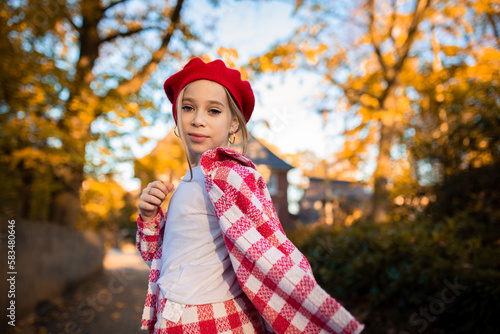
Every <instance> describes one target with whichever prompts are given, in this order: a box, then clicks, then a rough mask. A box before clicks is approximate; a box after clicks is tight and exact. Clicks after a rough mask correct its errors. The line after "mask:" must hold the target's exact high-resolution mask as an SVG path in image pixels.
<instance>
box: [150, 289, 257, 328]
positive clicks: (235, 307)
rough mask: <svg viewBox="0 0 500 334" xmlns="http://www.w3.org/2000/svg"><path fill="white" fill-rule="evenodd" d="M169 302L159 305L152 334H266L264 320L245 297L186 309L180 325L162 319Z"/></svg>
mask: <svg viewBox="0 0 500 334" xmlns="http://www.w3.org/2000/svg"><path fill="white" fill-rule="evenodd" d="M166 302H167V299H166V298H161V299H160V300H159V301H158V307H157V317H156V318H157V319H158V320H157V321H156V323H155V327H154V329H152V330H150V331H149V333H150V334H170V333H176V334H177V333H178V334H181V333H186V334H212V333H213V334H215V333H225V334H230V333H241V334H243V333H245V334H246V333H257V334H265V333H266V329H265V325H264V320H263V319H262V317H261V315H260V314H259V312H258V311H257V310H256V309H255V307H254V306H253V304H252V302H251V301H250V300H249V299H248V297H247V296H246V295H245V294H244V293H242V294H241V295H239V296H238V297H236V298H234V299H231V300H227V301H224V302H219V303H214V304H204V305H186V306H185V308H184V310H183V311H182V315H181V318H180V319H179V321H178V322H177V323H174V322H172V321H170V320H167V319H165V318H164V317H162V313H163V310H164V308H165V303H166Z"/></svg>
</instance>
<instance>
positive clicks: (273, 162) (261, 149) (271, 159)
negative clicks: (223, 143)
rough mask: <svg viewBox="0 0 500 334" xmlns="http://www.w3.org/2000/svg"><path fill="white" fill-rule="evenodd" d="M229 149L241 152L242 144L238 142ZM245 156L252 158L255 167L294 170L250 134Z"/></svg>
mask: <svg viewBox="0 0 500 334" xmlns="http://www.w3.org/2000/svg"><path fill="white" fill-rule="evenodd" d="M229 148H230V149H236V150H237V151H240V152H241V151H242V148H241V142H236V143H234V144H232V145H230V146H229ZM245 155H246V156H247V157H248V158H250V160H252V161H253V163H254V164H255V165H266V166H268V167H269V168H271V169H275V170H285V171H288V170H290V169H292V168H294V167H293V166H291V165H290V164H288V163H287V162H286V161H284V160H282V159H281V158H280V157H278V156H277V155H276V154H274V153H273V152H272V151H271V150H270V149H268V148H267V147H266V146H265V145H264V144H262V143H261V142H260V141H259V140H258V139H257V138H255V137H254V136H252V135H251V134H250V133H249V134H248V145H247V152H246V154H245Z"/></svg>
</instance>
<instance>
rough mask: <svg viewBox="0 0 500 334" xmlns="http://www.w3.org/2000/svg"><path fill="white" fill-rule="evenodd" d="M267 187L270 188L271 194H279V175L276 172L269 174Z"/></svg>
mask: <svg viewBox="0 0 500 334" xmlns="http://www.w3.org/2000/svg"><path fill="white" fill-rule="evenodd" d="M267 189H268V190H269V194H271V195H277V194H278V176H277V175H276V174H271V175H270V176H269V182H268V183H267Z"/></svg>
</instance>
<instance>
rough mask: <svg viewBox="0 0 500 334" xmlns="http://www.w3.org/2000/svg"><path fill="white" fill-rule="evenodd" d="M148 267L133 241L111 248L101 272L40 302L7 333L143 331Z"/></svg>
mask: <svg viewBox="0 0 500 334" xmlns="http://www.w3.org/2000/svg"><path fill="white" fill-rule="evenodd" d="M148 274H149V268H148V267H147V266H146V264H145V263H144V261H143V260H142V258H141V257H140V255H139V253H138V252H137V250H136V249H135V247H134V246H133V245H127V246H125V247H123V248H122V249H115V248H113V249H110V250H109V251H108V252H107V254H106V257H105V259H104V273H103V275H101V276H98V277H96V278H94V279H91V280H88V281H87V282H85V283H83V284H81V285H79V286H78V287H77V288H75V289H74V290H73V291H71V292H70V293H67V294H66V295H65V296H62V297H59V298H56V299H55V300H52V301H50V302H47V303H45V304H44V305H40V307H38V309H37V312H36V313H34V314H32V315H30V316H29V317H27V318H26V319H23V320H21V321H19V322H18V323H17V325H16V327H15V328H14V330H13V331H11V332H10V333H22V334H70V333H71V334H100V333H106V334H115V333H120V334H136V333H137V334H146V333H147V331H142V330H140V329H139V327H140V323H141V315H142V307H143V305H144V300H145V297H146V292H147V283H148Z"/></svg>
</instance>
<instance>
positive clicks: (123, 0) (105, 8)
mask: <svg viewBox="0 0 500 334" xmlns="http://www.w3.org/2000/svg"><path fill="white" fill-rule="evenodd" d="M125 1H127V0H118V1H115V2H112V3H110V4H109V5H108V6H107V7H102V8H101V10H102V12H103V13H104V12H105V11H107V10H108V9H110V8H113V7H114V6H116V5H118V4H120V3H124V2H125Z"/></svg>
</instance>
